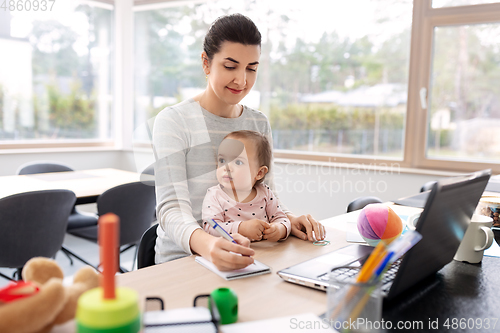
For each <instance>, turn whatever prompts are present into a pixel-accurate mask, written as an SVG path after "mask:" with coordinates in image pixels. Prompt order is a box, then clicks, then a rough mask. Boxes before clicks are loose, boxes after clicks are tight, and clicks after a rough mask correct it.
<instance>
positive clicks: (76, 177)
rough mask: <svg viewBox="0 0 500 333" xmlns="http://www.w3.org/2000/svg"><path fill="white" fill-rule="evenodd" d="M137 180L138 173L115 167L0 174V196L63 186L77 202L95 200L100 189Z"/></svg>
mask: <svg viewBox="0 0 500 333" xmlns="http://www.w3.org/2000/svg"><path fill="white" fill-rule="evenodd" d="M139 180H140V174H138V173H135V172H130V171H123V170H118V169H93V170H83V171H68V172H53V173H43V174H34V175H22V176H20V175H16V176H3V177H0V199H1V198H4V197H7V196H9V195H13V194H18V193H23V192H29V191H40V190H54V189H65V190H70V191H73V192H75V195H76V197H77V204H84V203H90V202H95V201H96V199H97V197H98V196H99V195H100V194H102V193H103V192H104V191H106V190H108V189H110V188H112V187H115V186H118V185H122V184H126V183H132V182H136V181H139Z"/></svg>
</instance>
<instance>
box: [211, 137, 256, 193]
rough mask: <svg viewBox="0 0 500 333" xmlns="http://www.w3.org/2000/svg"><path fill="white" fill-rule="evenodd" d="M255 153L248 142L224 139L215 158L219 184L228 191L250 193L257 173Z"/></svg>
mask: <svg viewBox="0 0 500 333" xmlns="http://www.w3.org/2000/svg"><path fill="white" fill-rule="evenodd" d="M256 153H257V152H256V151H255V149H254V147H253V145H252V143H251V142H249V140H245V139H231V138H227V139H224V141H223V142H222V143H221V145H220V146H219V154H218V156H217V163H218V168H217V180H218V181H219V183H220V184H221V185H222V186H224V187H225V188H226V189H227V190H229V191H232V190H233V188H234V190H236V191H242V192H248V191H250V190H251V189H252V187H253V186H254V184H255V182H256V181H257V178H256V177H257V174H258V172H259V165H258V161H257V158H256ZM231 182H232V183H231Z"/></svg>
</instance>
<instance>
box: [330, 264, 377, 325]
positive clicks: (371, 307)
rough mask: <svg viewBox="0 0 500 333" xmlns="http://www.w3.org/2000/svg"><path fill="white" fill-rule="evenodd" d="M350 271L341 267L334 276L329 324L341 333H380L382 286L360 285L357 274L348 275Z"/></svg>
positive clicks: (332, 278)
mask: <svg viewBox="0 0 500 333" xmlns="http://www.w3.org/2000/svg"><path fill="white" fill-rule="evenodd" d="M349 269H351V270H352V268H349ZM349 269H347V268H345V267H338V268H335V269H333V270H332V273H330V280H329V286H328V288H327V311H326V318H327V319H328V323H329V325H330V326H331V327H332V328H334V329H335V330H337V331H339V332H378V331H379V330H380V329H381V328H382V327H381V318H382V295H381V282H380V281H375V282H366V283H362V282H356V274H354V275H352V273H346V272H348V270H349ZM349 275H352V276H349Z"/></svg>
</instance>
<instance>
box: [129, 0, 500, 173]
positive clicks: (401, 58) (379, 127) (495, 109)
mask: <svg viewBox="0 0 500 333" xmlns="http://www.w3.org/2000/svg"><path fill="white" fill-rule="evenodd" d="M152 2H153V1H150V2H149V3H148V4H147V5H138V6H136V7H135V24H136V26H135V34H136V35H135V62H136V67H135V124H136V125H139V124H141V123H144V122H145V121H146V120H147V119H150V118H151V117H153V116H154V115H156V114H157V113H158V112H159V111H160V110H162V109H163V108H164V107H166V106H168V105H172V104H175V103H178V102H180V101H182V100H184V99H186V98H188V97H192V96H194V95H196V94H197V93H198V92H200V91H202V89H204V87H205V86H206V83H205V80H204V74H203V72H202V69H201V64H200V53H201V51H202V41H203V37H204V35H205V33H206V31H207V29H208V27H209V25H210V23H211V22H213V20H214V19H215V18H217V17H218V16H220V15H223V14H227V13H233V12H240V13H243V14H245V15H247V16H249V17H250V18H251V19H252V20H254V22H255V23H256V24H257V26H258V27H259V29H260V31H261V33H262V35H263V44H262V56H261V65H260V68H259V76H258V81H257V84H256V85H255V87H254V89H253V91H252V94H250V95H249V96H248V97H247V98H246V100H244V101H243V103H245V104H247V105H248V106H250V107H254V108H257V109H259V110H261V111H263V112H264V113H266V114H267V115H268V117H269V119H270V121H271V125H272V128H273V140H274V142H273V145H274V148H275V149H276V150H275V151H276V156H277V157H288V158H296V159H308V160H321V161H332V160H333V161H337V162H361V163H366V162H367V161H368V163H371V162H374V163H375V164H377V163H378V164H380V163H386V162H388V161H394V160H396V161H397V163H399V164H400V166H401V167H408V168H420V169H441V170H454V171H472V170H478V169H480V168H488V167H489V168H492V169H493V171H494V172H500V164H498V160H499V159H500V157H499V156H500V148H499V146H500V142H499V141H498V138H497V137H498V135H496V133H495V130H497V129H498V127H499V124H497V123H498V122H499V121H500V113H499V112H500V111H499V107H500V104H499V103H500V102H499V100H498V96H499V88H498V87H499V86H500V85H499V83H498V82H499V79H500V74H499V72H498V69H499V68H500V66H499V56H500V49H499V47H498V45H497V44H498V43H497V41H498V40H499V39H500V38H499V37H500V36H499V27H500V19H499V18H500V2H499V1H489V0H457V1H454V0H453V1H449V0H419V1H411V0H403V1H397V0H373V1H368V0H366V1H365V0H356V1H349V2H345V1H344V2H338V1H320V0H310V1H307V2H304V1H285V0H265V1H264V0H255V1H252V2H248V1H243V0H233V1H227V0H219V1H185V2H175V1H174V2H163V3H162V4H157V3H156V4H152ZM158 2H159V1H158ZM361 8H362V10H361ZM497 131H498V130H497ZM146 138H147V135H145V136H144V139H146ZM386 165H387V164H386Z"/></svg>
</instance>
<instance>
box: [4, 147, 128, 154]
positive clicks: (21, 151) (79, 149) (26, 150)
mask: <svg viewBox="0 0 500 333" xmlns="http://www.w3.org/2000/svg"><path fill="white" fill-rule="evenodd" d="M92 151H95V152H103V151H122V149H119V148H117V147H115V146H100V147H98V146H87V147H83V146H80V147H48V148H36V147H31V148H22V149H0V155H18V154H44V153H74V152H92Z"/></svg>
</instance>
